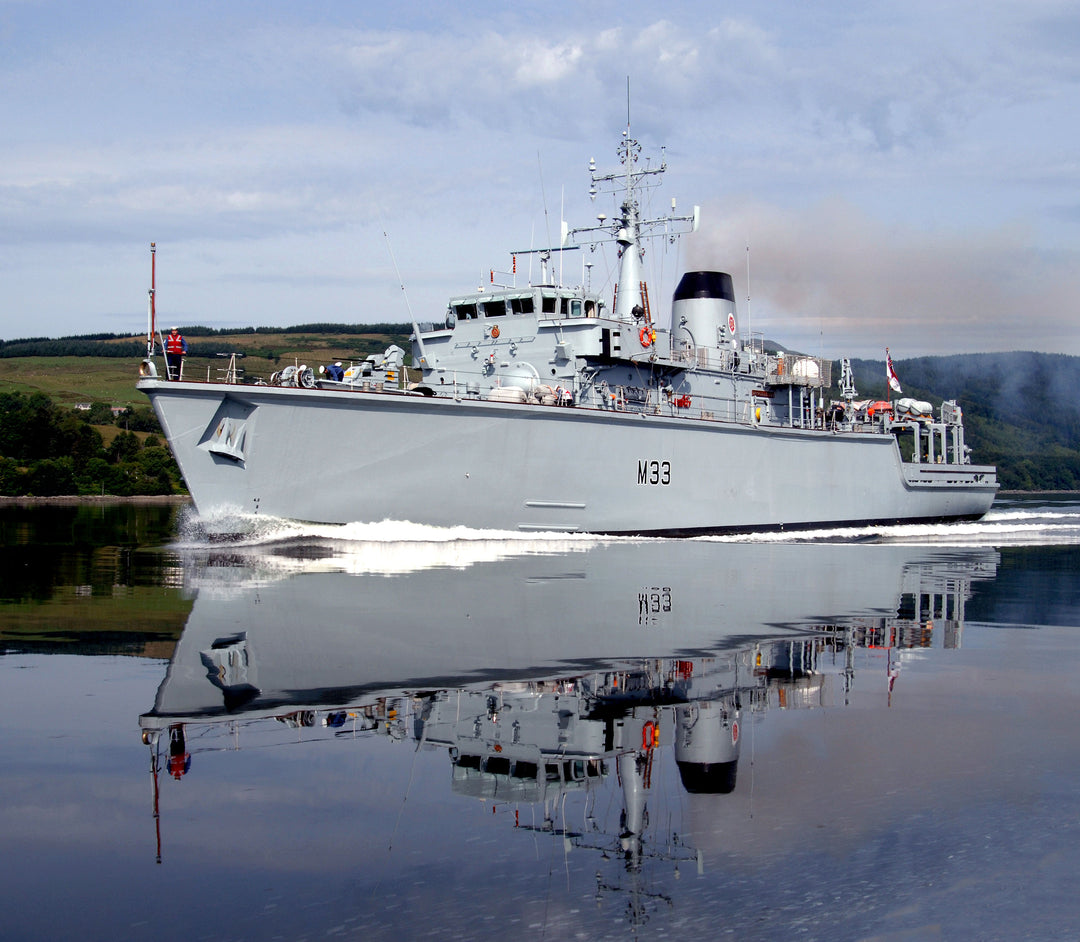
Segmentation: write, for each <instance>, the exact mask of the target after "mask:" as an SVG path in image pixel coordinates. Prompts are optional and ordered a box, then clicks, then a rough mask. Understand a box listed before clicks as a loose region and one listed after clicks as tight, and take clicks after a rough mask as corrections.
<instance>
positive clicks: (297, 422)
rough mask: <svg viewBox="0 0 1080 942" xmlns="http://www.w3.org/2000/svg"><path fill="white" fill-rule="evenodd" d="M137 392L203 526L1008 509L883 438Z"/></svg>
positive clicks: (262, 393)
mask: <svg viewBox="0 0 1080 942" xmlns="http://www.w3.org/2000/svg"><path fill="white" fill-rule="evenodd" d="M139 389H140V390H142V391H143V392H144V393H146V394H147V395H148V396H149V397H150V399H151V402H152V403H153V407H154V410H155V412H156V413H157V416H158V418H159V420H160V421H161V424H162V427H163V428H164V430H165V433H166V435H167V437H168V440H169V444H170V446H171V447H172V450H173V453H174V455H175V456H176V459H177V462H178V463H179V465H180V469H181V471H182V473H183V475H184V480H185V482H186V483H187V486H188V488H189V489H190V492H191V495H192V497H193V499H194V502H195V504H196V507H197V509H198V511H199V512H200V514H202V515H204V516H208V515H214V514H217V513H219V512H241V513H256V514H263V515H270V516H277V517H284V518H290V519H295V520H304V521H312V522H321V523H348V522H378V521H382V520H387V519H390V520H407V521H411V522H413V523H421V524H429V525H434V526H455V525H464V526H469V527H475V528H482V529H497V530H526V531H585V532H593V533H612V534H667V535H689V534H695V533H719V532H725V531H752V530H762V529H805V528H812V527H819V526H834V525H857V524H874V523H882V524H883V523H894V522H916V521H938V520H956V519H974V518H978V517H980V516H982V515H983V514H984V513H985V512H986V511H987V510H988V509H989V507H990V505H991V503H992V502H993V498H994V495H995V493H996V484H995V483H994V469H993V468H992V467H985V466H979V465H963V466H958V465H940V464H939V465H933V464H927V463H923V464H908V463H904V462H902V461H901V458H900V453H899V449H898V448H897V446H896V442H895V440H894V439H893V438H892V436H888V435H880V434H873V433H866V434H859V433H850V432H849V433H846V434H844V435H836V434H834V433H832V432H829V431H826V430H823V429H799V428H791V427H789V426H787V427H777V426H768V425H752V424H751V425H748V424H740V423H735V422H719V421H710V420H705V419H702V420H694V419H688V418H683V417H679V418H673V417H666V416H663V415H650V414H632V413H618V412H613V411H606V410H599V409H591V408H580V407H579V408H559V407H551V406H543V405H538V404H518V403H512V402H487V401H482V400H470V399H463V400H457V399H453V398H449V397H446V398H425V397H421V396H410V395H400V394H390V393H376V392H359V391H357V392H353V391H338V390H323V389H299V388H278V387H270V386H236V385H227V384H218V383H205V384H204V383H170V382H167V381H165V380H163V379H157V378H150V379H143V380H141V381H140V382H139ZM984 479H985V480H984Z"/></svg>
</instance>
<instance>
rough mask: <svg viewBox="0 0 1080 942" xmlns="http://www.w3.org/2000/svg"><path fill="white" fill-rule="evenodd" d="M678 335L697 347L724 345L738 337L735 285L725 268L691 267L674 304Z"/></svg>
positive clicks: (674, 325) (674, 329)
mask: <svg viewBox="0 0 1080 942" xmlns="http://www.w3.org/2000/svg"><path fill="white" fill-rule="evenodd" d="M671 331H672V335H673V336H674V337H677V338H680V339H681V340H683V342H689V343H690V345H691V346H693V347H720V346H724V345H727V344H729V343H733V342H734V340H735V331H736V322H735V285H734V284H733V282H732V280H731V275H729V274H728V273H727V272H722V271H688V272H687V273H686V274H684V275H683V276H682V280H681V281H680V282H679V286H678V287H677V288H676V289H675V295H674V297H673V299H672V304H671Z"/></svg>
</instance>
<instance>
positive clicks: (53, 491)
mask: <svg viewBox="0 0 1080 942" xmlns="http://www.w3.org/2000/svg"><path fill="white" fill-rule="evenodd" d="M95 424H97V425H105V424H109V425H117V426H119V427H120V428H122V429H124V431H122V432H120V433H119V434H118V435H116V436H115V437H114V438H113V439H112V441H111V442H109V444H108V445H105V443H104V439H103V438H102V435H101V433H100V432H99V431H98V430H97V429H96V428H94V425H95ZM136 432H149V433H150V434H148V435H147V436H146V437H145V440H143V439H141V438H140V437H139V436H138V435H136V434H135V433H136ZM160 434H161V427H160V426H159V425H158V421H157V417H156V416H155V415H154V413H153V411H152V410H151V409H149V408H148V407H147V408H139V409H126V410H124V411H123V412H122V413H120V414H119V415H116V416H114V415H113V411H112V409H111V407H110V406H109V405H108V404H106V403H95V404H93V406H91V408H90V410H89V411H78V410H75V409H70V408H66V407H63V406H59V405H57V404H56V403H54V402H53V401H52V400H51V399H50V398H49V397H48V396H46V395H45V394H44V393H33V394H30V395H26V394H24V393H17V392H8V393H0V495H3V496H5V497H24V496H27V497H52V496H58V495H70V494H81V495H90V494H109V495H115V496H121V497H130V496H136V495H150V494H173V493H176V492H177V489H178V485H179V484H180V480H181V479H180V471H179V468H178V467H177V465H176V462H175V461H174V460H173V457H172V454H171V453H170V452H169V449H168V448H167V447H166V446H165V445H164V444H163V443H162V441H161V438H159V435H160Z"/></svg>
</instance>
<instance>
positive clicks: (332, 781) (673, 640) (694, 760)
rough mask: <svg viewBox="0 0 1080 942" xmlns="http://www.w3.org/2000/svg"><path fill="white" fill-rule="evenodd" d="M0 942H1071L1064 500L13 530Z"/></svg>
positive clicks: (1072, 797) (10, 519)
mask: <svg viewBox="0 0 1080 942" xmlns="http://www.w3.org/2000/svg"><path fill="white" fill-rule="evenodd" d="M0 534H2V540H0V552H2V553H3V565H2V566H0V652H2V655H3V656H2V657H0V938H3V939H5V940H10V942H15V940H40V939H56V940H61V939H72V940H79V942H86V940H96V939H102V940H123V939H148V940H150V939H152V940H171V939H183V940H244V939H253V940H254V939H260V940H261V939H267V940H274V939H284V940H301V939H310V940H317V939H318V940H322V939H363V940H382V939H386V940H404V939H428V938H430V939H438V940H446V939H470V940H471V939H498V940H517V939H531V940H543V939H559V940H565V939H588V940H603V939H617V940H630V939H669V938H670V939H678V940H680V942H685V940H688V939H726V938H731V939H740V940H742V939H769V940H775V939H807V940H810V939H820V940H860V939H863V940H870V939H872V940H889V942H892V940H905V942H907V940H924V939H931V940H933V939H943V940H957V939H960V940H966V939H971V940H993V939H1002V940H1013V939H1036V940H1042V939H1046V940H1057V939H1065V938H1078V937H1080V893H1078V891H1077V887H1078V886H1080V679H1078V678H1080V578H1078V576H1080V497H1078V496H1069V495H1046V496H1027V497H1024V498H1003V499H1000V500H998V502H997V503H996V504H995V505H994V507H993V509H992V511H991V512H990V514H989V515H988V516H987V517H986V518H985V519H984V520H983V521H981V522H978V523H973V524H958V525H951V526H911V527H894V528H871V529H865V530H856V531H821V532H818V533H809V534H800V535H799V536H798V537H797V538H796V537H792V536H789V535H774V536H756V537H752V538H749V537H740V538H726V539H720V538H713V539H696V540H685V541H674V540H649V539H607V538H592V537H586V536H572V537H567V536H565V535H561V536H551V537H544V536H542V535H541V536H536V535H531V534H530V535H528V536H523V535H520V534H516V533H490V532H479V531H469V530H451V531H447V530H432V529H426V528H422V527H415V526H411V525H409V524H399V523H385V524H381V525H364V526H361V525H347V526H338V527H312V526H307V527H304V526H298V525H295V524H288V523H284V522H281V521H272V520H266V519H257V518H249V519H239V518H235V519H231V520H200V519H198V518H197V517H196V516H195V515H194V514H193V512H192V511H191V510H190V508H188V507H186V506H176V505H165V506H157V505H131V504H110V503H105V502H101V503H94V504H78V505H36V506H24V505H20V504H8V505H3V506H0Z"/></svg>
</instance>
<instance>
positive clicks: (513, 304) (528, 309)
mask: <svg viewBox="0 0 1080 942" xmlns="http://www.w3.org/2000/svg"><path fill="white" fill-rule="evenodd" d="M510 310H511V311H512V312H513V313H514V314H532V312H533V299H532V296H531V295H530V296H529V297H527V298H511V299H510Z"/></svg>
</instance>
